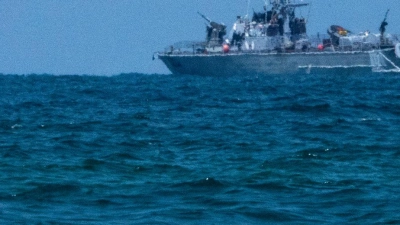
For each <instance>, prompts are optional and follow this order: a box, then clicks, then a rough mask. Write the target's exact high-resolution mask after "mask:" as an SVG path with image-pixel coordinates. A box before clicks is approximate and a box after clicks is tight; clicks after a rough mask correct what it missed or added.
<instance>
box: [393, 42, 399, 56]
mask: <svg viewBox="0 0 400 225" xmlns="http://www.w3.org/2000/svg"><path fill="white" fill-rule="evenodd" d="M394 52H395V53H396V57H397V58H400V43H397V44H396V45H395V46H394Z"/></svg>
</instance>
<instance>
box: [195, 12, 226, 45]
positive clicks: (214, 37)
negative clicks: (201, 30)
mask: <svg viewBox="0 0 400 225" xmlns="http://www.w3.org/2000/svg"><path fill="white" fill-rule="evenodd" d="M197 13H198V14H199V15H200V16H201V17H202V18H203V19H205V20H206V21H207V24H206V25H207V37H206V40H207V43H208V44H209V45H220V44H222V42H223V38H224V36H225V35H226V26H225V24H223V23H216V22H213V21H212V20H210V19H209V18H208V17H206V16H205V15H203V14H201V13H200V12H197Z"/></svg>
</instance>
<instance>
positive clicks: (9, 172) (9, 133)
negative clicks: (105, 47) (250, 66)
mask: <svg viewBox="0 0 400 225" xmlns="http://www.w3.org/2000/svg"><path fill="white" fill-rule="evenodd" d="M399 166H400V74H396V73H382V74H381V73H363V74H353V73H347V74H346V73H339V72H338V73H337V74H329V75H328V74H313V75H292V76H289V75H281V76H252V75H249V76H247V77H221V78H218V77H200V76H189V75H187V76H177V75H144V74H122V75H118V76H111V77H102V76H52V75H28V76H16V75H0V171H1V173H0V180H1V183H0V224H400V214H399V212H400V169H399Z"/></svg>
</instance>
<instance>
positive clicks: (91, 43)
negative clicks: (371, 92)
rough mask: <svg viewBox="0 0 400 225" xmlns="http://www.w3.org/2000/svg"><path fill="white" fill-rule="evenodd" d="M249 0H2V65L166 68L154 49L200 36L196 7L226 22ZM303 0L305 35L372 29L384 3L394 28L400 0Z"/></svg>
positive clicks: (13, 70)
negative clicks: (338, 29)
mask: <svg viewBox="0 0 400 225" xmlns="http://www.w3.org/2000/svg"><path fill="white" fill-rule="evenodd" d="M247 1H250V7H249V12H250V16H252V11H253V10H252V9H253V8H254V9H255V10H256V11H258V10H262V7H263V2H264V1H263V0H0V73H3V74H31V73H36V74H43V73H47V74H56V75H60V74H93V75H117V74H120V73H146V74H151V73H162V74H169V71H168V70H167V69H166V67H165V66H164V65H163V64H162V62H161V61H160V60H155V61H152V60H151V58H152V54H153V52H155V51H159V50H163V49H164V48H165V47H167V46H169V45H171V44H173V43H175V42H178V41H193V40H195V41H202V40H204V38H205V25H204V21H203V19H202V18H201V17H199V15H197V11H200V12H202V13H204V14H206V15H207V16H208V17H209V18H211V19H212V20H214V21H216V22H223V23H225V24H226V25H228V28H230V27H231V24H232V23H233V22H234V21H235V19H236V16H238V15H242V16H244V15H245V14H246V12H247V3H246V2H247ZM304 1H305V2H311V3H312V5H311V7H310V8H303V9H302V10H301V11H298V15H299V16H303V17H305V18H308V33H309V34H310V35H311V34H316V33H317V32H320V33H326V30H327V28H328V27H329V26H330V25H333V24H335V25H341V26H343V27H345V28H347V29H349V30H351V31H353V32H362V31H365V30H370V31H371V32H373V33H378V28H379V25H380V23H381V22H382V20H383V18H384V16H385V13H386V10H387V9H390V10H391V11H390V13H389V16H388V22H389V26H388V27H387V31H388V32H390V33H394V34H400V13H399V12H400V1H399V0H331V1H330V0H309V1H306V0H304ZM396 23H397V24H396Z"/></svg>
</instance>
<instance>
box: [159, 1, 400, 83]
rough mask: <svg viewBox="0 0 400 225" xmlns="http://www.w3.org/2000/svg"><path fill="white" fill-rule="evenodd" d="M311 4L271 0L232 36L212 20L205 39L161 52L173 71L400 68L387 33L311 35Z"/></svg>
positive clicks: (399, 50)
mask: <svg viewBox="0 0 400 225" xmlns="http://www.w3.org/2000/svg"><path fill="white" fill-rule="evenodd" d="M307 6H308V3H304V2H303V1H301V2H300V1H295V0H270V1H269V2H268V3H265V5H264V8H263V10H262V11H259V12H254V13H253V17H252V18H251V19H250V18H248V17H241V16H238V17H237V19H236V21H235V22H234V24H233V26H232V30H231V32H230V33H229V35H228V36H226V35H227V31H226V29H227V27H226V26H225V25H224V24H220V23H216V22H213V21H212V20H211V19H209V18H207V17H206V16H205V15H203V14H201V13H199V14H200V16H201V17H203V18H204V19H205V20H206V21H207V32H206V40H205V41H204V42H182V43H179V44H177V45H175V46H171V47H170V48H169V49H167V50H166V51H164V52H159V53H158V57H159V58H160V59H161V60H162V61H163V62H164V63H165V64H166V66H167V67H168V68H169V69H170V70H171V72H172V73H176V74H198V75H234V74H282V73H303V72H306V73H311V72H312V71H314V70H328V69H332V68H343V69H367V70H373V71H400V44H399V39H398V37H397V36H396V35H390V34H387V33H386V26H387V25H388V23H387V22H386V20H387V15H388V12H389V11H388V12H387V13H386V16H385V19H384V20H383V22H382V23H381V27H380V33H378V34H374V33H371V32H369V31H365V32H361V33H357V34H356V33H352V32H351V31H349V30H347V29H345V28H343V27H342V26H338V25H330V26H329V28H328V31H327V34H324V35H319V34H318V35H315V36H309V35H308V34H307V23H308V21H307V20H306V19H305V18H303V17H297V16H296V9H297V8H300V7H307Z"/></svg>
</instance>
